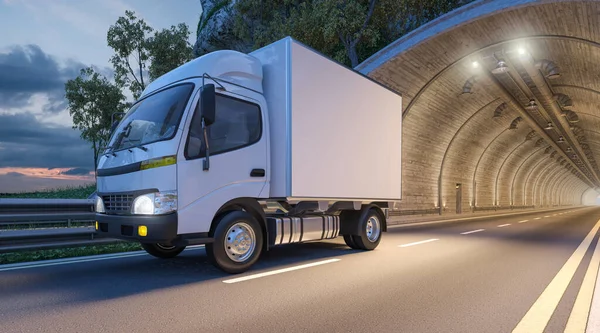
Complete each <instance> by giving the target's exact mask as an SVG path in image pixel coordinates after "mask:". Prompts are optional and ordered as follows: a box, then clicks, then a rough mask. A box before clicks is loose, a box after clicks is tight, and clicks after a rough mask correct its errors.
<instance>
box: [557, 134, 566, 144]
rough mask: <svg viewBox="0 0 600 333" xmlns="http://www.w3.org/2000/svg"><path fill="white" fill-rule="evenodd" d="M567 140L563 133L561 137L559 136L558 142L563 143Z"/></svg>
mask: <svg viewBox="0 0 600 333" xmlns="http://www.w3.org/2000/svg"><path fill="white" fill-rule="evenodd" d="M563 142H565V138H563V137H562V135H561V136H560V137H558V143H563Z"/></svg>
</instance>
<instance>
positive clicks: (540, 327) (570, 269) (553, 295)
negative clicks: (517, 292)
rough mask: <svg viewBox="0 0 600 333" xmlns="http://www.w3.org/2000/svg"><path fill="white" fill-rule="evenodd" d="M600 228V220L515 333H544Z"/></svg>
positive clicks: (528, 312) (516, 328)
mask: <svg viewBox="0 0 600 333" xmlns="http://www.w3.org/2000/svg"><path fill="white" fill-rule="evenodd" d="M598 228H600V220H598V222H597V223H596V225H594V227H593V228H592V230H590V232H589V233H588V234H587V236H586V237H585V239H584V240H583V241H582V242H581V244H579V246H578V247H577V249H576V250H575V252H573V254H572V255H571V257H569V259H568V260H567V262H566V263H565V264H564V265H563V267H562V268H561V269H560V271H558V274H556V276H555V277H554V278H553V279H552V281H551V282H550V284H549V285H548V286H547V287H546V289H544V291H543V292H542V294H541V295H540V297H538V299H537V300H536V301H535V303H533V305H532V306H531V308H530V309H529V311H527V313H526V314H525V316H524V317H523V319H521V321H520V322H519V324H518V325H517V326H516V327H515V329H514V330H513V333H532V332H543V331H544V329H545V328H546V326H547V325H548V322H549V321H550V317H552V314H553V313H554V310H556V307H557V306H558V303H559V302H560V299H561V298H562V297H563V295H564V293H565V291H566V290H567V287H568V286H569V283H570V282H571V279H572V278H573V275H575V272H576V271H577V267H579V264H580V263H581V261H582V260H583V257H584V256H585V253H586V252H587V250H588V248H589V247H590V245H591V243H592V239H594V236H595V235H596V232H597V231H598Z"/></svg>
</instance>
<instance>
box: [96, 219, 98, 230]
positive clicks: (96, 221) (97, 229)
mask: <svg viewBox="0 0 600 333" xmlns="http://www.w3.org/2000/svg"><path fill="white" fill-rule="evenodd" d="M96 231H98V221H96Z"/></svg>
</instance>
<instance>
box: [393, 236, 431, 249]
mask: <svg viewBox="0 0 600 333" xmlns="http://www.w3.org/2000/svg"><path fill="white" fill-rule="evenodd" d="M438 240H439V239H437V238H432V239H427V240H424V241H420V242H414V243H408V244H404V245H398V247H409V246H414V245H420V244H425V243H430V242H435V241H438Z"/></svg>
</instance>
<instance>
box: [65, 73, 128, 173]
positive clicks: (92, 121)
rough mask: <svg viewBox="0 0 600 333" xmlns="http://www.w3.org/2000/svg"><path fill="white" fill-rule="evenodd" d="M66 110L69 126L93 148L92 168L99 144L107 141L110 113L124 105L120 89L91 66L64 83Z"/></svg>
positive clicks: (103, 144)
mask: <svg viewBox="0 0 600 333" xmlns="http://www.w3.org/2000/svg"><path fill="white" fill-rule="evenodd" d="M65 92H66V98H67V100H68V102H69V104H68V110H69V114H70V115H71V117H72V118H73V128H76V129H79V130H80V131H81V138H82V139H84V140H86V141H88V142H90V143H91V145H92V149H93V150H94V168H96V167H97V165H98V157H99V154H100V152H101V151H102V148H103V147H106V145H107V144H108V140H109V136H110V127H111V115H112V113H113V112H120V111H122V110H123V109H124V104H123V102H124V100H125V96H124V95H123V93H122V91H121V90H120V89H119V88H118V87H117V86H115V85H114V84H112V83H111V82H109V81H108V80H107V79H106V78H105V77H104V76H102V75H100V74H99V73H97V72H95V71H94V70H93V69H92V68H91V67H88V68H84V69H82V70H81V72H80V75H79V76H78V77H77V78H75V79H73V80H69V81H67V83H66V84H65Z"/></svg>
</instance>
